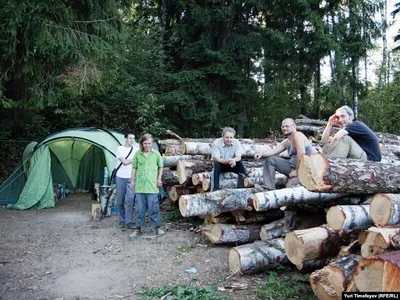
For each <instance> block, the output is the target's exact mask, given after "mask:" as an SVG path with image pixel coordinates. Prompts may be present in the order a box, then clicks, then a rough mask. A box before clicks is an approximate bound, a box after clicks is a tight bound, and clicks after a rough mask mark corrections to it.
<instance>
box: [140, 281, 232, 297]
mask: <svg viewBox="0 0 400 300" xmlns="http://www.w3.org/2000/svg"><path fill="white" fill-rule="evenodd" d="M215 290H216V288H215V286H212V285H210V286H207V287H205V288H200V287H196V286H179V285H174V286H170V287H165V286H163V287H160V288H144V289H141V290H140V291H139V292H138V294H139V295H140V296H142V297H146V298H158V299H159V298H161V297H165V298H164V299H165V300H172V299H174V300H228V299H229V298H228V297H226V296H215Z"/></svg>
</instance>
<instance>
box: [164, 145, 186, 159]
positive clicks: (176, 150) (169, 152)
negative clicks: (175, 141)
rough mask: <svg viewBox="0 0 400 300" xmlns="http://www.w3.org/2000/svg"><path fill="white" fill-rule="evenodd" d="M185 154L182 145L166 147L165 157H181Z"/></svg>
mask: <svg viewBox="0 0 400 300" xmlns="http://www.w3.org/2000/svg"><path fill="white" fill-rule="evenodd" d="M183 154H184V153H183V152H182V151H181V145H180V144H179V145H167V146H166V147H165V152H164V155H165V156H180V155H183Z"/></svg>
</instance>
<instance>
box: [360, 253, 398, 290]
mask: <svg viewBox="0 0 400 300" xmlns="http://www.w3.org/2000/svg"><path fill="white" fill-rule="evenodd" d="M353 276H354V282H355V284H356V286H357V288H358V290H359V291H360V292H376V291H379V292H398V291H400V280H399V278H400V251H393V252H387V253H385V254H381V255H377V256H370V257H363V258H361V259H360V260H359V261H358V263H357V265H356V267H355V270H354V275H353Z"/></svg>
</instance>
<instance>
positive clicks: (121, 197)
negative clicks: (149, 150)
mask: <svg viewBox="0 0 400 300" xmlns="http://www.w3.org/2000/svg"><path fill="white" fill-rule="evenodd" d="M130 184H131V179H130V178H120V177H118V176H116V177H115V185H116V188H117V204H118V212H119V213H118V215H119V221H120V222H122V223H124V224H128V223H132V218H133V207H134V205H135V200H134V199H135V197H134V196H135V189H131V188H130Z"/></svg>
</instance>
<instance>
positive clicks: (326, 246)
mask: <svg viewBox="0 0 400 300" xmlns="http://www.w3.org/2000/svg"><path fill="white" fill-rule="evenodd" d="M355 232H356V231H347V232H346V231H334V230H333V229H331V228H329V227H328V226H321V227H314V228H309V229H304V230H295V231H291V232H289V233H288V234H287V235H286V237H285V251H286V255H287V256H288V259H289V260H290V261H291V262H292V263H293V264H295V265H296V267H297V268H298V269H299V270H301V269H302V267H303V264H304V263H305V262H307V261H310V260H320V259H324V258H329V257H333V256H335V255H337V254H338V253H339V250H340V246H342V245H347V244H349V243H350V242H351V239H357V238H356V237H354V234H355Z"/></svg>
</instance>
